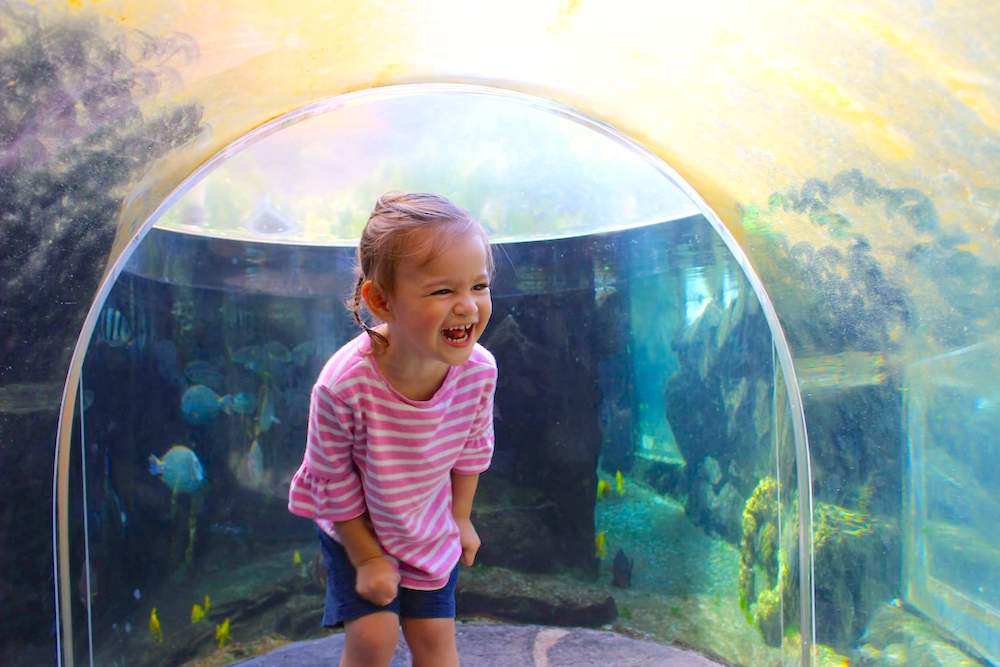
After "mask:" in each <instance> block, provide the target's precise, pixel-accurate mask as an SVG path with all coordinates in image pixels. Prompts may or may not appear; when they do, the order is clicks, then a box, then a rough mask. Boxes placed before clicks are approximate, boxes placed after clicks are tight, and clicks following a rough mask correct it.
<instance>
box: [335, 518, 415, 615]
mask: <svg viewBox="0 0 1000 667" xmlns="http://www.w3.org/2000/svg"><path fill="white" fill-rule="evenodd" d="M333 527H334V529H335V530H336V531H337V537H338V538H340V543H341V545H342V546H343V547H344V551H346V552H347V558H348V559H349V560H350V561H351V565H353V566H354V569H355V570H357V577H356V578H355V582H354V589H355V590H356V591H357V592H358V595H360V596H361V597H363V598H365V599H366V600H369V601H370V602H372V603H374V604H377V605H379V606H380V607H382V606H385V605H387V604H389V603H390V602H392V600H393V598H395V597H396V595H397V594H398V593H399V570H397V569H396V564H395V563H394V562H393V561H391V560H390V559H389V558H386V557H385V552H383V551H382V547H381V546H379V543H378V540H377V539H375V533H374V532H372V529H371V526H370V525H369V524H368V518H367V517H366V516H365V515H363V514H362V515H361V516H359V517H355V518H353V519H350V520H348V521H338V522H337V523H334V524H333Z"/></svg>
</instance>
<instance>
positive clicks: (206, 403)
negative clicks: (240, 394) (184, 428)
mask: <svg viewBox="0 0 1000 667" xmlns="http://www.w3.org/2000/svg"><path fill="white" fill-rule="evenodd" d="M222 400H223V399H222V398H220V397H219V395H218V394H216V393H215V392H214V391H213V390H211V389H209V388H208V387H206V386H205V385H203V384H196V385H194V386H193V387H188V388H187V390H186V391H185V392H184V393H183V394H182V395H181V413H182V414H183V415H184V421H186V422H187V423H189V424H195V425H200V424H207V423H209V422H210V421H212V420H213V419H215V418H216V417H217V416H218V415H219V410H220V409H221V408H222Z"/></svg>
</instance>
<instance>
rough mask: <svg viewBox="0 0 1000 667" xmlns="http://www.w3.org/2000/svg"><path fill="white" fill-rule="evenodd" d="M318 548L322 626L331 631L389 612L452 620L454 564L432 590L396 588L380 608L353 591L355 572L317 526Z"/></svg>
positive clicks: (410, 616) (401, 616) (455, 576)
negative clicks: (323, 591) (321, 568)
mask: <svg viewBox="0 0 1000 667" xmlns="http://www.w3.org/2000/svg"><path fill="white" fill-rule="evenodd" d="M316 531H317V532H318V533H319V542H320V549H321V550H322V551H323V560H325V561H326V603H325V606H324V609H323V626H324V627H327V628H334V627H337V626H338V625H340V624H341V623H346V622H347V621H352V620H354V619H355V618H359V617H361V616H364V615H366V614H373V613H375V612H377V611H391V612H393V613H395V614H396V615H397V616H399V617H400V618H401V619H406V618H455V584H456V583H458V564H457V563H456V564H455V569H454V570H452V571H451V576H450V577H448V583H447V584H445V585H444V587H443V588H439V589H437V590H436V591H418V590H415V589H412V588H404V587H402V586H400V588H399V593H398V595H396V597H395V598H394V599H393V600H392V602H390V603H389V604H387V605H385V606H384V607H380V606H378V605H377V604H373V603H371V602H369V601H368V600H366V599H364V598H363V597H361V596H360V595H358V594H357V592H356V591H355V590H354V585H355V574H356V573H355V570H354V566H353V565H351V561H350V560H349V559H348V558H347V552H346V551H345V550H344V547H342V546H340V544H338V543H337V542H336V541H335V540H334V539H332V538H331V537H330V536H329V535H327V534H326V532H324V531H323V530H322V529H321V528H319V526H317V527H316Z"/></svg>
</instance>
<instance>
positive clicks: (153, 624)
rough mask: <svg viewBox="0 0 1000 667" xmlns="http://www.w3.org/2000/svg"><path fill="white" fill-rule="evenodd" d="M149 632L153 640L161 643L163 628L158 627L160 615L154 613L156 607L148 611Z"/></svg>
mask: <svg viewBox="0 0 1000 667" xmlns="http://www.w3.org/2000/svg"><path fill="white" fill-rule="evenodd" d="M149 633H150V634H151V635H153V641H155V642H157V643H160V644H162V643H163V628H162V627H160V617H159V616H157V615H156V607H153V611H151V612H149Z"/></svg>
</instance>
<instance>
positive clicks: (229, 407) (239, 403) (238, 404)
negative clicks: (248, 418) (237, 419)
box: [222, 391, 257, 416]
mask: <svg viewBox="0 0 1000 667" xmlns="http://www.w3.org/2000/svg"><path fill="white" fill-rule="evenodd" d="M256 409H257V399H255V398H254V397H253V396H251V395H250V394H248V393H246V392H245V391H241V392H240V393H238V394H226V395H225V396H223V397H222V410H223V411H224V412H225V413H226V414H227V415H244V416H245V415H252V414H253V412H254V410H256Z"/></svg>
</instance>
